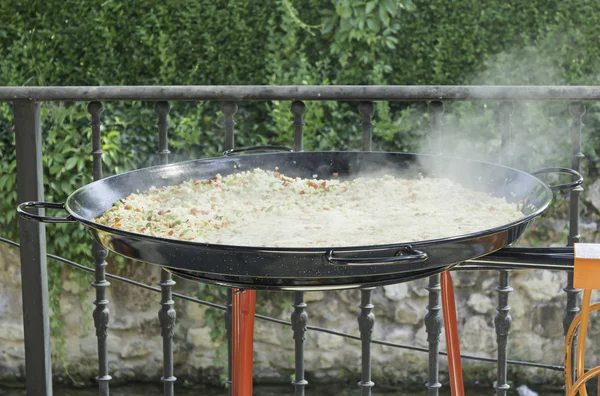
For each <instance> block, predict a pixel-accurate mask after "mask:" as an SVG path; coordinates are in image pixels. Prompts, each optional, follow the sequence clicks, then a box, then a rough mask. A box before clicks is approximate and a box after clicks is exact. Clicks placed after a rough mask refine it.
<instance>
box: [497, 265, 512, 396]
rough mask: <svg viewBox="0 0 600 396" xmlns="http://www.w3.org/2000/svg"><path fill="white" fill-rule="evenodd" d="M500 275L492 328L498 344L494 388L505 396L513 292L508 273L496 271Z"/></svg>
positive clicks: (498, 395)
mask: <svg viewBox="0 0 600 396" xmlns="http://www.w3.org/2000/svg"><path fill="white" fill-rule="evenodd" d="M498 272H499V273H500V284H499V285H498V287H496V288H495V289H494V290H495V291H496V292H498V306H497V307H496V311H497V312H498V313H497V314H496V317H495V318H494V327H495V328H496V342H497V343H498V362H497V377H496V384H495V385H494V388H496V395H497V396H506V393H507V392H508V390H509V389H510V385H509V384H508V382H507V368H508V364H507V359H508V334H509V332H510V327H511V325H512V317H511V316H510V314H509V312H510V305H508V294H509V293H510V292H511V291H513V288H512V287H510V280H509V275H510V273H509V271H498Z"/></svg>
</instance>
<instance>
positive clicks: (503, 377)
mask: <svg viewBox="0 0 600 396" xmlns="http://www.w3.org/2000/svg"><path fill="white" fill-rule="evenodd" d="M514 112H515V104H514V103H513V102H508V101H505V102H501V103H500V106H499V113H500V124H501V130H502V131H501V135H502V136H501V138H502V141H501V145H502V149H501V156H502V158H501V162H502V163H504V165H507V166H512V165H513V157H514V140H513V124H512V116H513V114H514ZM498 273H499V282H498V283H499V285H498V287H496V288H495V289H494V290H495V291H496V292H498V306H497V307H496V311H497V313H496V316H495V317H494V327H495V330H496V343H497V344H498V361H497V363H496V383H495V385H494V387H495V389H496V395H498V396H505V395H506V393H507V392H508V390H509V389H510V385H509V384H508V373H507V370H508V363H507V360H508V338H509V334H510V328H511V325H512V317H511V316H510V305H508V295H509V293H510V292H511V291H513V288H512V287H510V272H509V271H507V270H501V271H498Z"/></svg>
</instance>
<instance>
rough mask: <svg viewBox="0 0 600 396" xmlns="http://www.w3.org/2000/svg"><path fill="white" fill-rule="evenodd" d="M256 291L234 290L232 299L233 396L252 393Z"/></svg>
mask: <svg viewBox="0 0 600 396" xmlns="http://www.w3.org/2000/svg"><path fill="white" fill-rule="evenodd" d="M255 309H256V291H254V290H245V291H240V290H238V289H234V290H233V301H232V315H233V317H232V326H231V331H232V333H231V335H232V340H231V341H232V344H231V346H232V352H231V353H232V370H231V371H232V373H231V387H232V389H231V394H232V396H251V395H252V355H253V342H254V311H255Z"/></svg>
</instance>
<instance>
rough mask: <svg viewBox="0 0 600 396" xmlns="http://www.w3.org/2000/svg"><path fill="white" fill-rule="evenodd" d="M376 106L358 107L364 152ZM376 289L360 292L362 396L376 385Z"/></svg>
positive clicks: (363, 104) (369, 147)
mask: <svg viewBox="0 0 600 396" xmlns="http://www.w3.org/2000/svg"><path fill="white" fill-rule="evenodd" d="M374 112H375V106H374V105H373V102H361V103H360V104H359V105H358V113H359V114H360V125H361V127H362V151H371V150H372V140H373V121H372V120H373V114H374ZM373 289H374V287H366V288H364V289H361V290H360V315H359V316H358V328H359V330H360V340H361V346H362V350H361V377H360V382H359V383H358V386H359V387H360V389H361V395H362V396H369V395H371V391H372V388H373V386H374V385H375V383H374V382H373V381H371V339H372V335H373V327H374V326H375V315H374V314H373V313H372V312H371V311H372V310H373V304H371V293H372V292H373Z"/></svg>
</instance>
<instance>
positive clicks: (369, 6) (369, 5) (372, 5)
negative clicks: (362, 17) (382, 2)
mask: <svg viewBox="0 0 600 396" xmlns="http://www.w3.org/2000/svg"><path fill="white" fill-rule="evenodd" d="M376 5H377V4H376V3H375V2H374V1H369V2H368V3H367V5H366V6H365V12H366V13H367V14H369V13H371V11H373V10H374V9H375V6H376Z"/></svg>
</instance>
